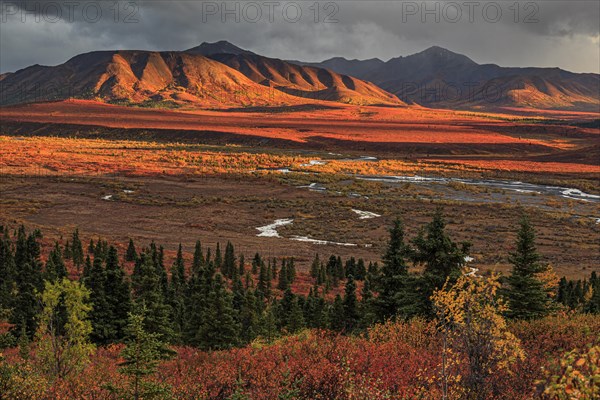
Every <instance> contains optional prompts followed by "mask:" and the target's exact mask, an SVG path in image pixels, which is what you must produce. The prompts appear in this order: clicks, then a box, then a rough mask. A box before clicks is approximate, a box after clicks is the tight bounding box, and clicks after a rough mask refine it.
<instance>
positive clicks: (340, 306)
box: [329, 294, 345, 331]
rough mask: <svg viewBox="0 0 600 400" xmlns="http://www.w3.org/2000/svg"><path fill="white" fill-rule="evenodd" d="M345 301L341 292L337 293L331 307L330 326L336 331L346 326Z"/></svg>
mask: <svg viewBox="0 0 600 400" xmlns="http://www.w3.org/2000/svg"><path fill="white" fill-rule="evenodd" d="M343 316H344V302H343V300H342V297H341V296H340V295H339V294H336V295H335V299H334V300H333V304H332V305H331V308H330V309H329V328H330V329H332V330H334V331H342V330H344V328H345V324H344V318H343Z"/></svg>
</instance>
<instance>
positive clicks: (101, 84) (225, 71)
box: [0, 42, 403, 107]
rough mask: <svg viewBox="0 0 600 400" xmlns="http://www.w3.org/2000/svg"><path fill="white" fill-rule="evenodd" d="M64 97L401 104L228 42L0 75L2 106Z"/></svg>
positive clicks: (110, 54)
mask: <svg viewBox="0 0 600 400" xmlns="http://www.w3.org/2000/svg"><path fill="white" fill-rule="evenodd" d="M223 52H226V53H223ZM205 55H206V56H205ZM68 98H79V99H95V100H100V101H105V102H109V103H118V104H141V105H144V106H172V107H177V106H180V105H185V104H188V105H190V104H191V105H196V106H202V107H222V106H242V107H247V106H277V105H294V104H301V103H307V100H306V99H312V100H329V101H335V102H344V103H349V104H403V103H402V102H400V101H399V100H398V99H397V98H396V96H394V95H391V94H389V93H387V92H385V91H384V90H382V89H380V88H378V87H377V86H375V85H374V84H372V83H369V82H364V81H361V80H359V79H356V78H352V77H349V76H346V75H340V74H337V73H335V72H332V71H329V70H326V69H323V68H314V67H302V66H298V65H295V64H291V63H287V62H285V61H281V60H276V59H270V58H266V57H261V56H259V55H256V54H254V53H252V52H250V51H247V50H243V49H240V48H239V47H236V46H234V45H232V44H230V43H228V42H217V43H203V44H201V45H200V46H198V47H194V48H192V49H189V50H186V51H183V52H179V51H170V52H153V51H138V50H119V51H96V52H91V53H86V54H81V55H78V56H76V57H73V58H72V59H70V60H68V61H67V62H65V63H64V64H61V65H58V66H53V67H48V66H41V65H33V66H31V67H28V68H25V69H22V70H19V71H17V72H15V73H11V74H3V75H2V76H1V77H0V104H2V105H9V104H19V103H29V102H38V101H51V100H63V99H68Z"/></svg>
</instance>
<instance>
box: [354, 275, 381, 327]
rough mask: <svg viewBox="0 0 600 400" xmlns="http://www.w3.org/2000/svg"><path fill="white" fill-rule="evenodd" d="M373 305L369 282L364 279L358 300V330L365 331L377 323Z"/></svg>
mask: <svg viewBox="0 0 600 400" xmlns="http://www.w3.org/2000/svg"><path fill="white" fill-rule="evenodd" d="M374 304H375V302H374V297H373V292H372V291H371V281H370V280H369V279H365V282H364V285H363V288H362V291H361V300H360V321H359V324H358V325H359V328H360V329H363V330H364V329H367V328H368V327H370V326H372V325H373V324H375V322H376V321H377V313H376V310H375V306H374Z"/></svg>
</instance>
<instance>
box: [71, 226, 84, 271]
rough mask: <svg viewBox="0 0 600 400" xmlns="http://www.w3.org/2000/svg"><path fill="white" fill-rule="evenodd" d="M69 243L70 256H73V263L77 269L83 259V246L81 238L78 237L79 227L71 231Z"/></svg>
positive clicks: (79, 267)
mask: <svg viewBox="0 0 600 400" xmlns="http://www.w3.org/2000/svg"><path fill="white" fill-rule="evenodd" d="M71 243H72V244H71V256H72V258H73V265H74V266H75V267H76V268H77V270H78V271H79V270H80V269H81V266H82V265H83V261H84V258H83V246H82V244H81V240H80V239H79V229H75V231H74V232H73V237H72V240H71Z"/></svg>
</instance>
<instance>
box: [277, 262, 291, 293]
mask: <svg viewBox="0 0 600 400" xmlns="http://www.w3.org/2000/svg"><path fill="white" fill-rule="evenodd" d="M289 287H290V284H289V282H288V273H287V266H286V263H285V262H283V261H282V263H281V270H280V271H279V281H278V283H277V289H279V290H282V291H283V290H287V289H288V288H289Z"/></svg>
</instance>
